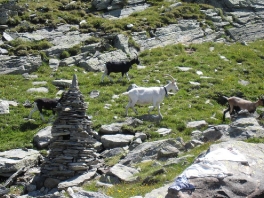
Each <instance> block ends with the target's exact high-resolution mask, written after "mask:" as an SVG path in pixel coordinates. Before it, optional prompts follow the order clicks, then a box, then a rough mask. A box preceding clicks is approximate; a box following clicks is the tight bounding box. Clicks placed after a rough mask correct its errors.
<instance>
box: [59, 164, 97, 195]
mask: <svg viewBox="0 0 264 198" xmlns="http://www.w3.org/2000/svg"><path fill="white" fill-rule="evenodd" d="M95 174H96V170H95V169H92V170H89V171H88V172H86V173H84V174H82V175H78V176H75V177H72V178H70V179H68V180H65V181H62V182H60V183H59V184H58V189H59V190H62V189H67V188H68V187H72V186H79V185H81V184H83V183H84V182H86V181H89V180H90V179H91V178H93V177H94V176H95Z"/></svg>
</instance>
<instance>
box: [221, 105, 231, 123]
mask: <svg viewBox="0 0 264 198" xmlns="http://www.w3.org/2000/svg"><path fill="white" fill-rule="evenodd" d="M229 110H230V106H229V105H228V108H227V109H226V110H225V111H224V113H223V121H225V114H226V113H227V112H228V111H229Z"/></svg>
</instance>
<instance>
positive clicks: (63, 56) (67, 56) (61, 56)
mask: <svg viewBox="0 0 264 198" xmlns="http://www.w3.org/2000/svg"><path fill="white" fill-rule="evenodd" d="M70 56H71V55H70V53H69V52H68V51H66V50H64V51H62V52H61V54H60V59H64V58H69V57H70Z"/></svg>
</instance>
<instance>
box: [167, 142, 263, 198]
mask: <svg viewBox="0 0 264 198" xmlns="http://www.w3.org/2000/svg"><path fill="white" fill-rule="evenodd" d="M263 152H264V144H253V143H246V142H242V141H228V142H222V143H220V144H214V145H212V146H211V147H210V149H209V150H208V151H207V153H206V154H203V155H201V156H200V157H199V158H198V159H196V161H195V162H194V164H192V165H191V166H189V167H188V168H187V169H185V170H184V171H183V173H182V174H181V175H180V176H181V177H186V178H187V180H184V181H185V182H186V183H185V184H191V185H193V186H194V187H195V189H193V192H192V194H191V195H190V194H188V193H186V191H185V190H186V188H185V187H187V185H186V186H185V187H183V188H182V187H180V186H179V182H178V183H177V182H176V180H175V182H174V183H173V184H172V185H171V186H170V187H169V188H168V194H167V195H166V198H172V197H175V196H176V195H178V196H181V197H188V198H189V197H190V198H191V197H199V198H202V197H223V195H224V197H230V198H231V197H232V198H233V197H236V198H240V197H241V198H242V197H262V196H264V184H263V183H262V181H263V178H262V177H263V174H264V170H263V168H262V164H263V160H264V156H263ZM178 178H179V177H178Z"/></svg>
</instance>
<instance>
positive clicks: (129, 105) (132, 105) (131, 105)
mask: <svg viewBox="0 0 264 198" xmlns="http://www.w3.org/2000/svg"><path fill="white" fill-rule="evenodd" d="M129 107H131V108H132V109H133V111H134V112H135V113H136V114H138V112H137V110H136V109H135V103H132V101H131V100H130V101H129V102H128V104H127V106H126V116H127V115H128V108H129Z"/></svg>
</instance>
